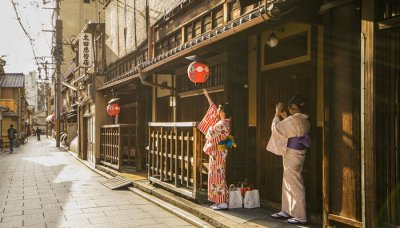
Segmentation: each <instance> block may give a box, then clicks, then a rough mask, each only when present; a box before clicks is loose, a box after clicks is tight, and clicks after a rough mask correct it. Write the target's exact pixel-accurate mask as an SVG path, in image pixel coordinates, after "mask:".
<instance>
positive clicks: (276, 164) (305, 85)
mask: <svg viewBox="0 0 400 228" xmlns="http://www.w3.org/2000/svg"><path fill="white" fill-rule="evenodd" d="M262 81H263V84H262V86H263V88H262V90H263V97H262V101H261V103H262V104H261V105H262V106H261V109H262V110H261V113H262V114H261V115H260V124H261V125H260V127H261V129H260V131H261V132H260V142H261V145H260V149H261V150H262V151H261V152H260V154H261V158H260V162H259V163H258V168H257V169H258V180H259V186H260V195H261V198H262V200H263V201H264V203H266V204H268V205H272V206H273V207H277V208H280V204H281V193H282V176H283V165H282V157H280V156H276V155H274V154H272V153H269V152H267V151H265V147H266V144H267V143H268V140H269V138H270V136H271V123H272V119H273V118H274V116H275V105H276V104H277V103H278V102H283V103H284V104H285V108H286V107H287V103H288V100H289V99H290V98H291V97H292V96H293V95H295V94H300V95H302V96H304V97H305V98H306V100H307V104H306V108H305V110H304V112H305V113H306V114H308V115H309V121H310V124H311V132H310V133H311V138H312V139H313V140H312V141H313V143H312V146H311V148H310V149H308V151H307V154H306V161H305V163H304V168H303V179H304V185H305V189H306V201H307V212H308V214H317V216H320V215H321V210H322V208H321V205H322V191H321V189H322V175H321V170H322V162H321V160H322V152H321V150H320V148H321V144H322V142H321V141H320V140H316V139H317V136H318V135H319V134H322V132H320V133H318V132H319V130H318V129H317V123H316V122H317V121H316V110H317V105H316V94H317V88H316V70H315V67H313V66H312V64H311V63H304V64H298V65H295V66H289V67H284V68H280V69H277V70H272V71H267V72H264V73H263V75H262ZM311 196H320V197H311ZM310 212H311V213H310Z"/></svg>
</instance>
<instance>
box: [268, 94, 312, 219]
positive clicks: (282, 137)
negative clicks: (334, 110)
mask: <svg viewBox="0 0 400 228" xmlns="http://www.w3.org/2000/svg"><path fill="white" fill-rule="evenodd" d="M305 103H306V100H305V99H304V98H303V97H302V96H300V95H295V96H293V97H292V98H291V99H290V100H289V102H288V111H289V115H288V114H287V113H286V112H285V111H283V108H284V105H283V103H278V104H277V105H276V107H275V112H276V113H275V117H274V119H273V120H272V126H271V131H272V133H271V138H270V140H269V142H268V145H267V150H268V151H270V152H272V153H274V154H276V155H280V156H282V160H283V181H282V207H281V211H280V212H277V213H274V214H272V215H271V217H272V218H274V219H285V220H287V222H288V223H291V224H297V225H305V224H307V216H306V199H305V189H304V184H303V177H302V174H301V172H302V171H303V164H304V160H305V157H306V151H307V148H309V147H310V145H311V138H310V136H309V132H310V122H309V120H308V115H306V114H304V113H303V112H304V108H305ZM281 118H282V120H281Z"/></svg>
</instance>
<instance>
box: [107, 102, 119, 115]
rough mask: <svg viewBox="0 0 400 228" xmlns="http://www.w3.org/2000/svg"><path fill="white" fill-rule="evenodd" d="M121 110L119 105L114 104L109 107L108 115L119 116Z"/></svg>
mask: <svg viewBox="0 0 400 228" xmlns="http://www.w3.org/2000/svg"><path fill="white" fill-rule="evenodd" d="M120 110H121V108H120V107H119V104H118V103H112V104H109V105H107V114H108V115H109V116H118V114H119V111H120Z"/></svg>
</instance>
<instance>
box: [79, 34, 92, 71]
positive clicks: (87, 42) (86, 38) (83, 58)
mask: <svg viewBox="0 0 400 228" xmlns="http://www.w3.org/2000/svg"><path fill="white" fill-rule="evenodd" d="M79 66H80V67H84V68H90V67H93V42H92V34H90V33H83V32H82V33H81V34H80V37H79Z"/></svg>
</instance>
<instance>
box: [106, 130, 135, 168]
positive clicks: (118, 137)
mask: <svg viewBox="0 0 400 228" xmlns="http://www.w3.org/2000/svg"><path fill="white" fill-rule="evenodd" d="M100 131H101V132H100V163H102V164H103V165H105V166H108V167H111V168H114V169H117V170H123V169H124V168H128V167H133V166H134V164H135V162H136V163H137V159H140V158H139V157H136V155H137V154H138V153H136V148H137V147H136V145H137V144H136V143H137V142H136V125H135V124H115V125H103V126H101V129H100ZM139 163H140V162H139Z"/></svg>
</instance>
